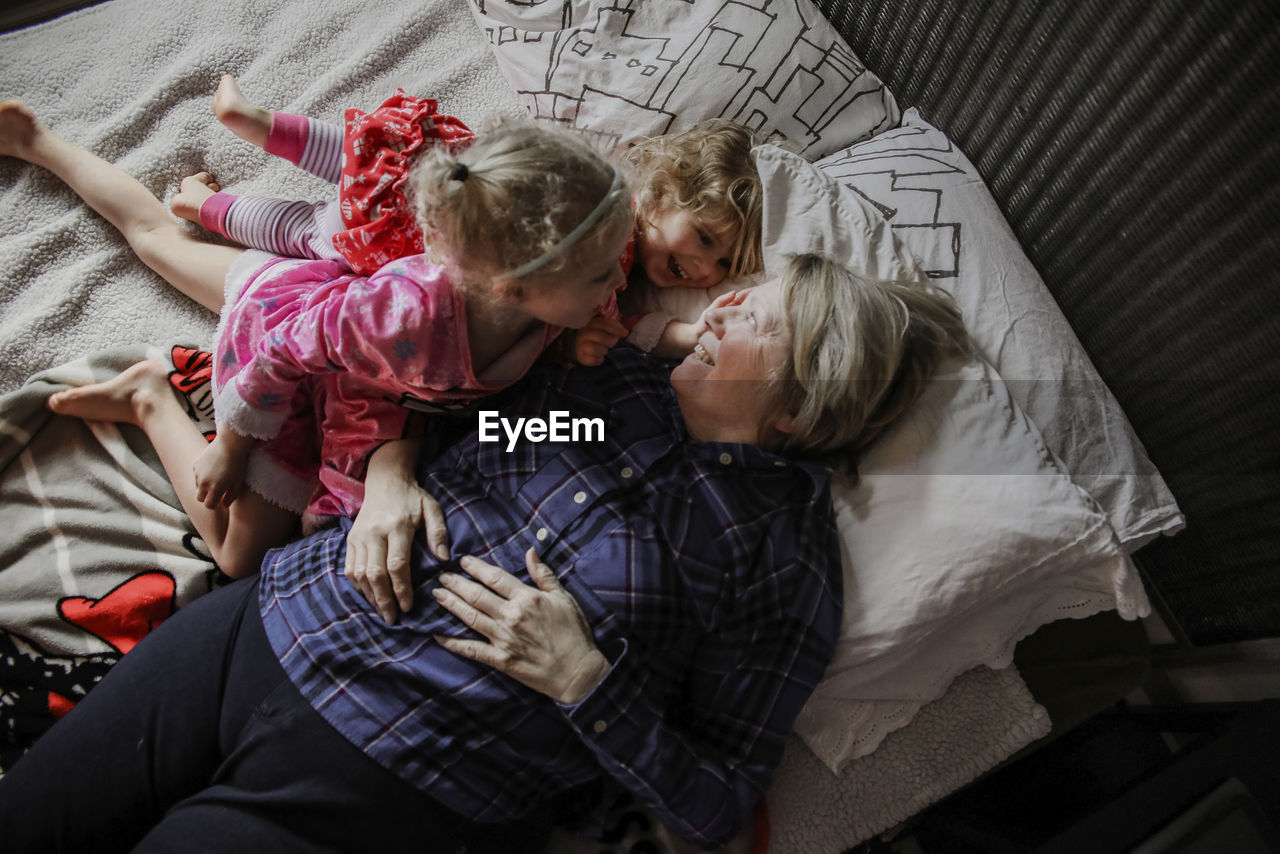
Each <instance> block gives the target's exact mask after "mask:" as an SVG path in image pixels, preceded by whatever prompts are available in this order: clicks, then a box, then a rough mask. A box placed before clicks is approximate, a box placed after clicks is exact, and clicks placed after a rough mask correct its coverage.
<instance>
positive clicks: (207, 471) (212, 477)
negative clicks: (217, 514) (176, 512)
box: [191, 434, 249, 510]
mask: <svg viewBox="0 0 1280 854" xmlns="http://www.w3.org/2000/svg"><path fill="white" fill-rule="evenodd" d="M231 445H232V443H230V442H227V441H225V440H224V439H223V437H222V435H221V434H219V435H218V436H217V437H215V438H214V440H213V441H212V442H210V443H209V447H207V448H205V449H204V451H203V452H202V453H201V454H200V456H198V457H196V461H195V462H194V463H193V464H192V466H191V468H192V470H193V471H194V472H195V476H196V500H197V501H199V502H200V503H201V504H203V505H204V506H205V507H208V508H209V509H210V510H215V509H217V508H218V507H226V506H227V505H228V504H230V503H231V502H232V501H234V500H235V499H236V496H238V495H239V494H240V489H241V487H242V486H243V485H244V472H245V468H246V466H247V464H248V461H249V455H248V453H246V452H244V451H241V450H237V449H235V448H232V446H231Z"/></svg>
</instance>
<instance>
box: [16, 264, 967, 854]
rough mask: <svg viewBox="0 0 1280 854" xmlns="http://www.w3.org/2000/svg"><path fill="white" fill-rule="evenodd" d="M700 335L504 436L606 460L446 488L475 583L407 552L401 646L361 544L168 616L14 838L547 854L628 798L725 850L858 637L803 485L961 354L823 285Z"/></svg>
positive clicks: (539, 394) (885, 307)
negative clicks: (581, 433) (603, 804)
mask: <svg viewBox="0 0 1280 854" xmlns="http://www.w3.org/2000/svg"><path fill="white" fill-rule="evenodd" d="M836 321H838V322H836ZM703 323H704V331H703V332H702V334H701V335H700V336H699V346H698V348H697V350H696V352H695V353H694V354H693V355H691V356H689V357H688V358H686V359H685V360H684V361H683V362H682V363H681V364H680V365H678V366H677V367H676V368H675V370H674V371H671V372H670V374H669V377H668V374H667V371H666V370H665V369H664V368H663V366H662V365H661V364H658V363H655V362H653V361H651V360H650V359H649V357H647V356H645V355H643V354H641V353H639V352H638V351H636V350H635V349H633V348H630V347H628V346H623V347H620V348H618V349H617V350H615V351H614V352H613V353H611V354H610V355H609V357H608V359H607V360H606V362H605V364H604V365H603V366H601V367H598V368H573V369H566V368H552V367H547V368H543V369H540V370H539V372H537V373H536V374H534V375H532V376H531V377H530V378H529V379H528V380H526V381H525V383H524V384H523V385H521V386H520V387H519V388H518V390H517V392H516V393H514V394H513V395H512V396H511V397H510V398H509V399H508V400H507V401H506V405H505V406H504V408H503V410H502V415H503V417H504V418H506V419H507V421H508V422H509V423H515V421H516V419H518V418H526V419H530V418H544V419H545V418H549V417H550V415H551V413H554V412H565V413H567V414H568V415H569V416H571V417H573V418H600V419H602V422H603V426H604V431H603V438H602V440H600V441H592V442H585V441H583V442H537V441H525V442H523V443H521V444H519V445H518V446H517V447H516V448H515V449H514V450H513V451H510V452H508V450H507V446H506V443H505V442H484V441H481V438H480V434H479V432H478V431H477V432H476V433H472V434H471V435H470V436H469V437H468V438H467V439H465V440H463V441H462V442H460V443H459V444H457V445H456V446H454V447H453V448H451V449H449V450H447V451H446V452H444V453H443V454H442V455H440V456H439V457H438V458H436V459H435V460H433V461H430V462H427V463H425V464H424V465H423V466H422V467H421V468H420V469H419V471H418V474H417V481H418V484H419V485H420V487H421V488H422V489H423V490H425V491H426V492H427V493H429V494H430V495H432V496H433V497H434V498H435V499H436V500H438V501H439V502H440V505H441V507H442V509H443V511H444V513H445V516H446V518H447V519H448V523H449V534H450V537H451V540H452V543H453V553H454V554H460V555H468V556H467V557H464V558H462V559H461V560H456V561H455V560H450V561H440V560H438V559H437V558H436V557H434V556H433V555H432V554H430V552H429V551H428V550H427V549H425V548H424V547H422V542H423V539H422V538H421V537H420V538H418V540H417V542H416V543H415V546H414V549H413V553H412V554H413V561H412V582H413V585H414V592H415V594H416V595H415V600H414V605H413V607H412V608H411V609H410V610H409V611H408V612H407V613H405V614H404V615H403V616H402V619H401V620H400V622H399V624H398V625H388V624H387V623H386V622H385V621H384V620H382V619H381V618H380V617H379V616H378V614H377V612H376V610H375V609H374V608H373V607H372V606H370V604H369V603H368V602H367V601H366V599H365V598H364V596H363V595H361V593H360V592H359V591H358V590H357V589H356V588H355V587H354V586H353V585H352V584H351V583H350V582H349V581H348V580H347V579H346V577H345V576H344V574H343V564H344V552H345V544H344V540H345V537H346V530H347V528H348V527H349V525H348V524H345V523H344V524H343V525H341V526H339V527H335V528H329V529H326V530H323V531H320V532H318V533H316V534H314V535H312V536H310V537H307V538H305V539H303V540H301V541H299V542H296V543H294V544H292V545H290V546H288V547H286V548H283V549H279V550H276V551H274V552H272V553H270V554H269V555H268V557H267V560H266V561H265V562H264V564H263V567H262V572H261V575H260V576H259V577H257V578H250V579H245V580H243V581H240V582H237V583H236V584H234V585H232V586H230V587H227V588H224V589H222V590H219V591H217V592H215V593H212V594H210V595H208V596H206V597H204V598H203V599H201V600H198V601H197V602H195V603H194V604H192V605H190V606H188V607H187V608H184V609H183V610H182V611H181V612H179V613H178V614H176V615H175V616H173V617H171V618H170V619H169V620H167V621H166V622H165V623H164V624H163V625H162V626H160V627H159V628H158V629H157V630H156V631H154V632H153V633H152V634H150V635H149V636H148V637H147V638H145V639H144V640H143V641H142V643H141V644H139V645H138V647H137V648H136V649H134V650H133V651H132V652H130V653H129V655H127V656H125V657H124V659H122V661H121V663H120V664H118V665H117V666H116V667H115V668H114V670H113V671H112V672H111V673H110V674H109V675H108V676H107V678H106V679H105V680H104V681H103V682H102V683H101V684H100V685H99V686H98V687H97V688H95V689H94V690H93V691H92V692H91V693H90V694H89V695H88V697H86V698H85V699H84V700H83V701H81V702H80V703H79V704H78V705H77V706H76V707H75V708H74V709H73V710H72V711H71V712H70V713H69V714H68V715H67V716H66V717H65V718H64V719H63V720H62V721H60V722H59V723H58V724H57V725H55V726H54V728H53V729H52V730H50V732H49V733H48V734H47V735H46V736H45V737H44V738H43V739H42V740H41V741H40V742H38V743H37V744H36V746H35V747H34V748H33V749H32V750H31V751H30V752H29V753H28V754H27V755H26V756H25V757H24V758H23V759H22V760H20V761H19V762H18V763H17V765H16V766H15V767H14V769H13V770H12V771H11V772H10V773H9V774H8V775H7V776H6V777H5V778H4V779H3V780H0V839H4V840H5V845H6V846H7V847H8V848H10V849H11V850H19V851H55V850H79V851H82V850H93V851H108V850H147V851H151V850H189V849H190V846H191V845H192V844H194V843H193V840H199V841H200V844H205V845H207V844H210V843H211V842H212V841H214V840H216V842H213V844H214V845H215V847H216V848H217V849H218V850H236V849H239V850H245V851H268V850H361V851H375V850H376V851H413V852H424V851H455V850H458V849H459V847H460V846H466V849H467V850H469V851H477V850H495V851H513V850H519V851H536V850H538V849H539V848H540V846H541V843H540V841H539V840H540V838H541V837H540V835H539V834H541V833H543V832H545V830H546V828H547V827H548V825H549V824H550V822H552V821H553V820H555V819H558V818H560V817H561V816H562V815H563V812H562V808H564V807H568V806H572V807H574V808H581V807H583V806H584V805H586V804H591V803H598V802H599V801H600V800H601V798H603V797H604V796H605V795H606V794H607V792H608V791H609V789H611V788H612V789H614V790H616V789H617V788H618V787H622V788H625V789H628V790H630V791H631V792H632V793H634V794H635V795H636V796H637V797H638V798H639V799H640V800H641V801H643V802H645V803H647V804H649V805H650V806H651V807H653V809H654V810H655V811H656V812H657V813H658V814H659V815H660V816H661V818H662V819H663V820H664V821H666V822H667V823H669V824H670V826H671V827H672V828H673V830H675V831H676V832H677V833H679V834H680V835H681V836H683V837H685V838H687V839H688V840H690V841H691V842H694V843H695V844H699V845H708V844H711V843H715V842H720V841H723V840H725V839H727V838H729V837H730V836H731V835H732V834H733V833H734V832H735V831H736V829H737V828H738V827H739V826H740V825H741V824H742V823H743V821H744V819H745V817H746V815H747V814H748V812H749V811H750V809H751V807H752V806H753V805H754V804H755V802H756V801H757V800H758V799H759V798H760V797H761V795H762V794H763V793H764V792H765V790H766V788H767V785H768V781H769V778H770V775H771V772H772V769H773V768H774V767H775V765H776V764H777V762H778V761H779V758H780V756H781V752H782V748H783V744H784V741H785V739H786V737H787V734H788V733H789V731H790V730H791V727H792V723H793V720H794V718H795V715H796V714H797V712H798V711H799V709H800V707H801V705H802V704H803V703H804V702H805V700H806V699H807V698H808V696H809V694H810V692H811V691H812V690H813V688H814V686H815V685H816V684H817V682H818V680H819V678H820V677H821V675H822V671H823V668H824V666H825V664H826V662H827V660H828V658H829V656H830V654H831V651H832V645H833V643H834V640H835V638H836V635H837V632H838V628H839V623H840V601H841V597H840V589H839V587H840V562H839V556H838V553H837V550H836V538H835V533H834V529H833V524H832V519H831V508H830V501H829V495H828V488H827V484H828V472H827V470H826V469H825V468H824V467H823V466H821V465H819V464H816V463H812V462H806V461H804V460H803V458H804V457H813V456H815V455H823V454H827V453H830V452H833V451H836V450H838V449H841V448H850V447H856V446H858V445H860V444H861V443H862V442H864V441H865V439H866V437H867V436H868V435H870V434H873V433H874V432H876V431H877V430H878V429H879V428H880V427H881V426H883V424H884V423H886V422H887V421H888V420H890V419H891V418H892V417H893V416H894V415H895V414H896V413H898V412H900V411H901V410H902V408H903V407H904V406H905V405H906V404H907V403H908V402H909V401H910V400H912V399H913V398H914V396H915V395H916V393H917V392H918V391H919V389H920V388H921V386H922V383H923V381H924V379H925V378H926V377H927V376H928V374H929V372H930V371H931V370H932V368H933V366H934V365H935V364H936V363H937V362H938V360H939V359H940V358H942V357H943V356H944V355H945V354H946V353H948V352H950V351H953V350H955V349H957V348H959V347H961V346H962V345H961V344H960V343H959V342H961V341H963V340H964V338H963V332H962V327H961V323H960V319H959V316H958V313H957V312H956V310H955V309H954V307H953V306H952V304H951V303H950V302H949V301H948V300H946V299H945V298H944V297H942V296H939V295H937V294H936V293H934V292H932V291H929V290H926V289H924V288H922V287H921V286H919V285H914V284H910V285H897V284H885V283H880V282H874V281H870V280H867V279H864V278H862V277H859V276H856V275H854V274H852V273H850V272H848V271H846V270H843V269H841V268H837V267H835V266H833V265H830V264H828V263H826V262H823V261H820V260H818V259H816V258H812V257H806V258H801V259H797V260H796V261H794V262H793V263H792V265H791V266H790V267H789V269H788V271H787V273H786V274H785V275H784V276H783V277H782V278H781V280H780V281H775V282H772V283H770V284H768V285H762V286H759V287H757V288H754V289H752V290H750V291H747V292H744V293H742V294H736V295H733V296H731V297H729V298H727V299H724V300H721V301H719V302H718V303H717V305H715V306H714V307H713V308H711V309H709V310H708V312H707V313H706V315H705V316H704V320H703ZM526 423H527V422H526ZM526 572H527V575H525V573H526ZM512 573H516V574H512ZM87 762H90V763H91V764H92V771H89V772H86V763H87Z"/></svg>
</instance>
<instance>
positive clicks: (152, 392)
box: [48, 359, 177, 425]
mask: <svg viewBox="0 0 1280 854" xmlns="http://www.w3.org/2000/svg"><path fill="white" fill-rule="evenodd" d="M176 400H177V398H176V397H174V393H173V389H172V388H170V386H169V378H168V372H167V371H166V370H165V367H164V365H162V364H161V363H159V362H157V361H155V360H154V359H147V360H145V361H142V362H138V363H137V364H136V365H133V366H132V367H130V368H127V369H125V370H124V371H123V372H121V373H119V374H117V375H116V376H114V377H112V378H111V379H109V380H106V381H104V382H100V383H93V384H92V385H86V386H80V387H79V388H73V389H68V390H67V391H60V392H57V393H56V394H51V395H49V401H48V405H49V408H50V409H52V410H53V411H54V412H56V413H58V414H59V415H70V416H72V417H75V418H84V419H85V420H87V421H114V422H116V423H121V424H139V425H140V424H141V423H142V422H143V420H145V419H146V417H147V416H148V415H150V414H151V413H152V412H154V411H155V409H156V407H157V406H158V405H163V404H165V403H168V402H169V401H175V402H176Z"/></svg>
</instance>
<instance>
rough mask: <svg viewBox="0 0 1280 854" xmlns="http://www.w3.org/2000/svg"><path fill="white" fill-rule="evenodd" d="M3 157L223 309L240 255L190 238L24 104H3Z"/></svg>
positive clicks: (189, 291) (140, 189) (190, 292)
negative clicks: (49, 183)
mask: <svg viewBox="0 0 1280 854" xmlns="http://www.w3.org/2000/svg"><path fill="white" fill-rule="evenodd" d="M0 154H4V155H9V156H11V157H18V158H21V159H22V160H25V161H27V162H28V163H33V164H35V165H36V166H42V167H44V168H45V169H48V170H49V171H50V172H52V173H53V174H55V175H57V176H58V177H59V178H61V179H62V180H63V181H65V182H66V184H67V186H69V187H70V188H71V189H72V190H74V191H75V192H76V193H78V194H79V195H80V197H81V198H82V199H84V201H85V202H86V203H87V204H88V205H89V207H91V208H93V209H94V210H95V211H97V212H98V213H99V214H101V215H102V216H103V217H105V218H106V220H107V221H108V222H110V223H111V224H112V225H114V226H115V227H116V228H117V229H119V230H120V233H121V234H123V235H124V237H125V239H126V240H128V241H129V245H130V246H131V247H132V248H133V251H134V252H136V253H137V255H138V258H139V259H141V260H142V262H143V263H144V264H146V265H147V266H148V267H150V268H151V269H153V270H155V271H156V272H157V273H159V274H160V275H161V276H163V277H164V279H165V280H166V281H167V282H169V284H171V285H173V286H174V287H176V288H177V289H178V290H180V291H182V292H183V293H184V294H186V295H187V296H189V297H191V298H192V299H194V300H195V301H196V302H198V303H200V304H201V305H203V306H205V307H206V308H209V309H212V310H214V311H218V310H219V309H220V308H221V307H222V301H223V297H222V289H223V282H224V280H225V279H226V275H227V271H228V270H229V269H230V268H231V264H232V262H234V261H235V259H236V258H238V257H239V256H240V254H241V250H239V249H236V248H233V247H230V246H215V245H213V244H211V243H204V242H202V241H200V240H197V239H196V238H195V237H193V236H191V235H190V234H188V233H187V232H186V231H185V230H184V229H183V228H182V227H181V226H180V225H179V224H178V223H177V222H175V221H174V219H173V217H172V216H170V214H169V212H168V211H167V210H165V207H164V203H163V202H161V201H160V200H159V199H157V198H156V197H155V196H153V195H151V192H150V191H149V190H147V188H146V187H144V186H142V184H140V183H139V182H138V181H136V180H135V179H134V178H132V177H131V176H129V175H127V174H126V173H125V172H123V171H121V170H120V169H118V168H117V167H115V166H113V165H112V164H110V163H108V162H107V161H105V160H103V159H102V158H100V157H98V156H97V155H95V154H92V153H90V152H89V151H86V150H85V149H83V148H80V147H79V146H77V145H73V144H72V143H70V142H67V141H66V140H64V139H62V138H61V137H59V136H58V135H57V134H55V133H53V131H51V130H49V129H48V128H47V127H45V126H44V125H42V124H41V123H40V122H39V121H37V120H36V117H35V114H34V113H33V112H32V111H31V109H30V108H29V107H27V105H26V104H23V103H22V102H20V101H4V102H0Z"/></svg>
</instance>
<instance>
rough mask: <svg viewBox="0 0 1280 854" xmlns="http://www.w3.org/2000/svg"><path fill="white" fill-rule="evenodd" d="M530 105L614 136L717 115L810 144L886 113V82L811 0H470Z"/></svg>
mask: <svg viewBox="0 0 1280 854" xmlns="http://www.w3.org/2000/svg"><path fill="white" fill-rule="evenodd" d="M471 4H472V6H471V8H472V12H473V13H474V15H475V18H476V20H477V22H478V23H479V24H480V26H481V27H482V28H483V29H484V31H485V33H486V35H487V36H488V39H489V43H490V46H491V47H492V48H493V51H494V54H495V55H496V56H497V60H498V67H499V69H500V70H501V71H502V74H503V76H504V77H506V78H507V81H508V82H509V83H510V84H511V85H512V87H513V88H514V89H515V90H516V93H517V96H518V97H519V99H520V101H521V102H522V103H523V104H524V105H525V107H527V108H528V110H529V112H530V114H531V115H533V116H534V117H536V118H539V119H548V120H552V121H556V122H560V123H563V124H567V125H570V126H572V127H577V128H584V129H587V130H590V131H593V132H595V133H598V134H600V135H602V136H603V137H605V138H606V139H607V140H608V143H609V145H610V146H611V147H615V148H616V147H620V146H625V145H626V144H628V143H630V142H633V141H634V140H636V139H639V138H642V137H646V136H654V135H657V134H664V133H674V132H679V131H682V130H686V129H688V128H690V127H692V126H693V125H695V124H697V123H698V122H699V121H701V120H703V119H706V118H711V117H714V116H723V117H725V118H730V119H734V120H736V121H739V122H741V123H743V124H745V125H747V126H749V127H751V128H753V129H755V130H758V131H760V132H762V133H764V134H772V133H778V134H781V135H782V136H783V137H785V138H786V139H788V140H790V141H791V142H792V143H793V144H794V145H795V146H796V147H797V148H798V149H799V150H800V151H801V152H802V153H803V154H804V155H805V156H806V157H809V158H810V159H813V158H817V157H821V156H822V155H824V154H827V153H829V152H832V151H836V150H837V149H839V148H842V147H843V146H846V145H848V144H850V143H852V142H854V141H856V140H859V139H863V138H866V137H869V136H871V135H872V134H874V133H877V132H879V131H881V130H885V129H887V128H891V127H894V126H896V125H897V123H898V119H899V118H900V111H899V110H898V106H897V103H896V102H895V101H894V98H893V95H892V94H890V92H889V90H888V89H887V88H886V87H885V85H884V84H883V83H881V82H880V80H879V78H877V77H876V76H875V75H874V74H872V73H871V72H870V71H868V70H867V69H866V67H865V66H864V65H863V64H862V61H861V60H860V59H858V57H857V56H856V55H854V53H853V51H852V50H850V49H849V47H848V46H847V45H846V44H845V43H844V41H843V39H841V37H840V35H839V34H838V33H837V32H836V31H835V30H834V29H833V28H832V27H831V25H830V24H829V23H828V22H827V20H826V19H825V18H824V17H823V16H822V14H821V13H820V12H818V11H817V9H815V8H814V6H813V4H812V3H811V2H810V0H737V2H733V3H725V2H723V0H609V2H605V0H543V2H538V0H471Z"/></svg>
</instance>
